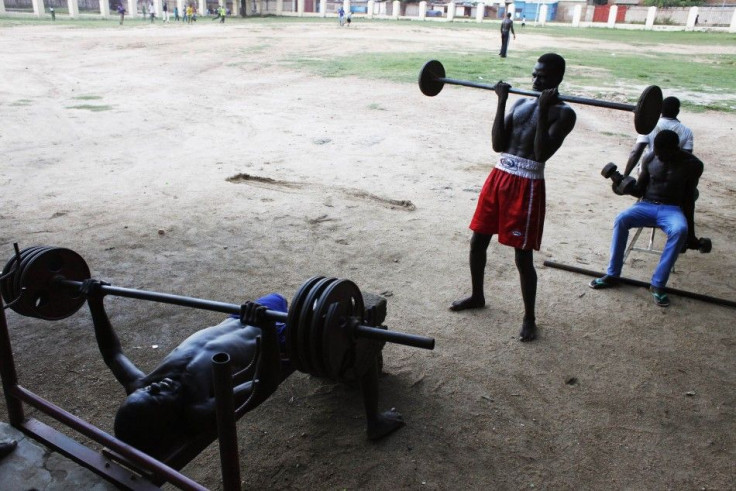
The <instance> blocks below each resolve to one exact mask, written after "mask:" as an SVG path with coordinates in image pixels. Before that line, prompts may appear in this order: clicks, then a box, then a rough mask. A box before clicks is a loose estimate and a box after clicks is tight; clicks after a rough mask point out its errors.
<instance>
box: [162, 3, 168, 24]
mask: <svg viewBox="0 0 736 491" xmlns="http://www.w3.org/2000/svg"><path fill="white" fill-rule="evenodd" d="M161 11H162V12H163V18H164V22H169V6H168V5H167V3H166V0H164V4H163V6H162V7H161Z"/></svg>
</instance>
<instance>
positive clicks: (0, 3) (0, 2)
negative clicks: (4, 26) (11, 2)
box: [0, 0, 5, 14]
mask: <svg viewBox="0 0 736 491" xmlns="http://www.w3.org/2000/svg"><path fill="white" fill-rule="evenodd" d="M4 13H5V0H0V14H4Z"/></svg>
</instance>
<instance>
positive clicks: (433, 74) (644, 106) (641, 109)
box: [419, 60, 662, 135]
mask: <svg viewBox="0 0 736 491" xmlns="http://www.w3.org/2000/svg"><path fill="white" fill-rule="evenodd" d="M445 84H451V85H460V86H463V87H472V88H476V89H484V90H492V91H495V90H496V86H495V85H490V84H483V83H479V82H470V81H467V80H456V79H453V78H447V77H446V74H445V67H444V66H443V65H442V63H441V62H439V61H437V60H429V61H428V62H426V63H425V64H424V66H422V69H421V70H420V71H419V90H421V91H422V94H424V95H426V96H429V97H434V96H436V95H437V94H439V93H440V92H441V91H442V88H443V87H444V86H445ZM509 92H510V93H512V94H519V95H526V96H530V97H539V96H540V95H541V92H537V91H534V90H526V89H517V88H514V87H511V88H510V89H509ZM559 98H560V100H561V101H564V102H571V103H575V104H584V105H587V106H596V107H603V108H606V109H615V110H619V111H630V112H633V113H634V128H636V132H637V133H639V134H641V135H646V134H649V133H650V132H651V131H652V130H653V129H654V127H655V126H657V121H659V116H660V114H661V112H662V89H660V88H659V87H658V86H656V85H650V86H649V87H647V88H646V89H644V91H643V92H642V93H641V95H640V96H639V100H638V102H637V103H636V105H633V104H625V103H622V102H611V101H603V100H598V99H591V98H587V97H577V96H571V95H562V94H560V95H559Z"/></svg>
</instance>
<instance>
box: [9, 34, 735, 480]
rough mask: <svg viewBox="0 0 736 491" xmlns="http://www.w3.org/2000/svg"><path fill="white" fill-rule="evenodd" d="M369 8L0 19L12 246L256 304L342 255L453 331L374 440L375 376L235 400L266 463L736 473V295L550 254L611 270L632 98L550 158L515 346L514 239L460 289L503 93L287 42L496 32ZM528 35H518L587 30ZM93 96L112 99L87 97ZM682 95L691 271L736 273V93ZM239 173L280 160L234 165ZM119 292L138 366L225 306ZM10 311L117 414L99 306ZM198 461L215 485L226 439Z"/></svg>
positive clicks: (704, 476)
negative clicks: (660, 285)
mask: <svg viewBox="0 0 736 491" xmlns="http://www.w3.org/2000/svg"><path fill="white" fill-rule="evenodd" d="M356 24H357V25H356V26H355V27H356V28H351V29H350V30H348V29H338V28H337V27H336V26H335V27H334V28H333V26H332V25H329V27H327V25H324V24H308V25H299V24H297V23H293V24H278V25H276V24H275V25H248V24H236V23H228V24H225V25H219V24H216V23H213V22H209V21H205V22H200V23H199V25H195V26H182V25H173V24H172V25H169V26H161V25H157V26H148V25H141V26H139V27H136V28H128V29H114V28H111V29H107V28H103V29H86V30H77V29H71V28H65V27H54V26H48V25H47V26H42V27H15V28H7V29H2V30H0V53H1V55H0V57H1V59H2V68H1V69H0V108H1V109H2V110H1V111H0V147H1V148H2V149H3V150H2V154H3V158H2V163H1V164H0V196H1V198H0V203H1V204H2V205H1V207H0V250H1V251H2V254H4V255H5V256H6V257H9V256H10V254H11V253H12V244H13V242H19V243H20V245H21V247H27V246H31V245H39V244H40V245H57V246H64V247H69V248H71V249H73V250H75V251H77V252H79V253H80V254H81V255H82V256H83V257H84V258H85V259H86V261H87V263H88V264H89V265H90V268H91V269H92V271H93V275H94V276H95V277H98V278H101V279H105V280H107V281H109V282H111V283H113V284H114V285H119V286H129V287H135V288H144V289H150V290H157V291H163V292H172V293H178V294H184V295H192V296H197V297H202V298H208V299H215V300H221V301H225V302H235V303H239V302H240V301H242V300H244V299H253V298H256V297H258V296H259V295H261V294H264V293H268V292H270V291H279V292H282V293H284V294H285V295H286V296H287V297H289V298H290V297H291V296H292V295H293V293H294V292H295V291H296V289H297V288H298V287H299V285H300V284H301V283H302V282H303V281H304V280H306V279H307V278H309V277H310V276H312V275H316V274H321V275H331V276H337V277H343V278H349V279H352V280H353V281H355V282H356V283H357V284H358V285H360V287H361V288H362V289H363V290H364V291H372V292H376V293H384V294H385V295H387V296H388V299H389V313H388V317H387V320H386V323H387V324H388V325H389V327H390V328H391V329H394V330H400V331H405V332H410V333H417V334H423V335H428V336H432V337H434V338H436V349H435V350H434V351H426V350H419V349H411V348H407V347H402V346H395V345H390V346H387V347H386V349H385V351H384V358H385V369H386V372H387V375H386V376H385V377H384V378H383V379H382V382H381V383H382V385H381V391H382V393H381V401H382V402H381V405H382V406H384V407H392V406H394V407H396V408H397V409H398V410H400V411H401V412H402V413H403V414H404V417H405V419H406V421H407V426H406V427H405V428H403V429H401V430H400V431H399V432H397V433H395V434H394V435H392V436H390V437H389V438H387V439H385V440H383V441H381V442H378V443H370V442H368V441H367V440H366V439H365V436H364V418H363V413H362V406H361V401H360V397H359V393H358V392H356V391H354V390H350V389H348V388H346V387H344V386H341V385H335V384H333V383H331V382H329V381H325V380H320V379H316V378H313V377H310V376H308V375H305V374H301V373H295V374H294V375H292V376H291V377H290V378H289V379H288V380H287V381H286V382H285V383H284V384H283V385H282V386H281V387H280V388H279V390H278V391H277V392H276V394H275V395H274V396H273V397H272V398H271V399H270V400H269V401H267V402H266V403H265V404H263V405H262V406H261V407H259V408H258V409H256V410H255V411H253V412H251V413H249V414H248V415H246V417H244V418H243V419H242V420H241V421H240V423H239V443H240V452H241V459H242V476H243V481H244V485H245V486H247V487H250V488H298V489H336V488H351V489H354V488H369V489H395V488H432V489H463V488H476V489H477V488H491V489H520V488H530V487H536V488H540V487H542V488H555V489H559V488H563V489H564V488H567V489H569V488H595V489H602V488H619V489H620V488H627V489H671V488H675V489H677V488H679V489H695V488H698V489H701V488H702V489H706V488H707V489H726V488H730V487H732V486H733V483H734V482H736V469H735V466H734V462H736V455H735V453H736V452H735V448H736V445H735V441H734V434H735V432H734V430H735V429H736V428H735V426H734V424H735V421H736V418H735V417H734V405H735V400H734V397H735V394H736V391H735V389H736V375H735V374H736V371H735V370H734V368H736V364H735V363H734V360H735V358H734V354H733V353H734V347H735V346H736V338H735V337H734V331H733V325H734V323H733V319H734V310H733V308H728V307H723V306H718V305H714V304H710V303H705V302H702V301H697V300H692V299H687V298H682V297H676V296H673V297H672V301H673V304H672V306H671V307H670V308H669V309H664V310H663V309H661V308H658V307H657V306H655V305H654V303H653V302H652V300H651V297H650V295H649V293H648V292H647V291H646V290H645V289H642V288H635V287H622V288H619V289H616V290H613V291H606V292H598V291H596V292H594V291H592V290H590V289H589V288H588V287H587V282H588V281H589V280H590V278H589V277H587V276H584V275H579V274H574V273H570V272H565V271H561V270H559V269H553V268H548V267H545V266H543V262H544V261H545V260H553V261H558V262H560V263H565V264H571V265H575V266H580V267H583V268H587V269H593V270H599V271H602V270H603V269H604V267H605V265H606V263H607V257H608V246H609V241H610V228H611V223H612V220H613V217H614V216H615V214H616V213H617V212H618V210H620V209H622V208H624V207H625V206H628V205H629V204H630V203H631V202H632V200H631V199H630V198H622V197H617V196H615V195H613V194H612V193H611V191H610V187H609V185H608V184H607V182H606V181H604V180H603V178H601V177H600V175H599V171H600V169H601V167H602V166H603V165H604V164H605V163H606V162H609V161H614V162H617V163H619V164H620V165H623V164H624V163H625V159H626V156H627V154H628V151H629V149H630V147H631V145H632V143H633V139H634V136H635V135H634V134H633V125H632V118H631V115H630V114H628V113H621V112H614V111H606V110H602V109H596V108H592V107H582V106H577V107H576V110H577V114H578V123H577V126H576V128H575V130H574V131H573V133H572V134H571V135H570V136H569V137H568V139H567V141H566V143H565V145H564V146H563V148H562V149H561V150H560V151H559V152H558V153H557V154H556V155H555V156H554V157H553V158H552V159H551V160H550V162H549V163H548V170H547V195H548V214H547V223H546V228H545V237H544V241H543V244H542V250H541V251H540V252H539V253H537V254H536V255H535V262H536V264H537V267H538V275H539V293H538V301H537V318H538V324H539V326H540V331H541V332H540V339H539V340H538V341H536V342H534V343H530V344H522V343H519V342H518V341H517V340H516V334H517V331H518V328H519V326H520V322H521V314H522V305H521V299H520V293H519V286H518V275H517V273H516V270H515V266H514V264H513V251H512V250H511V249H509V248H506V247H503V246H499V245H498V244H496V243H495V242H494V243H493V244H492V246H491V248H490V249H489V264H488V268H487V275H486V277H487V280H486V288H487V294H488V297H489V298H488V301H489V306H488V307H487V308H486V309H483V310H481V311H475V312H472V313H460V314H457V313H451V312H449V311H448V310H447V307H448V306H449V304H450V302H451V301H452V300H455V299H456V298H460V297H461V296H462V295H465V294H467V293H468V290H469V273H468V267H467V249H468V239H469V236H470V233H469V231H468V229H467V224H468V222H469V219H470V216H471V214H472V212H473V210H474V207H475V200H476V198H477V193H478V191H479V190H480V187H481V185H482V183H483V181H484V179H485V177H486V175H487V173H488V172H489V170H490V168H491V166H492V164H493V162H494V157H493V155H492V151H491V150H490V122H491V120H492V117H493V112H494V110H495V103H496V101H495V96H494V95H493V94H492V93H490V92H482V91H477V90H470V89H462V88H454V87H448V88H446V89H445V91H443V93H442V94H440V95H439V96H437V97H435V98H433V99H430V98H427V97H425V96H423V95H422V94H421V93H420V92H419V90H418V89H417V87H416V86H415V85H410V84H397V83H388V82H381V81H367V80H361V79H322V78H319V77H315V76H311V75H309V74H307V73H304V72H299V71H294V70H293V69H290V68H288V67H286V66H285V65H284V61H285V60H288V59H290V58H292V57H301V56H303V57H326V56H333V55H338V54H345V53H360V52H362V51H364V50H375V51H386V50H388V49H389V48H391V49H397V47H399V48H400V49H402V50H406V51H418V50H435V49H436V50H438V51H441V50H445V49H448V48H450V49H453V50H459V51H462V50H468V51H473V50H477V49H478V47H479V45H482V44H485V45H487V46H489V47H490V50H491V51H492V50H493V49H494V47H495V43H496V40H495V35H494V36H493V37H494V39H491V38H490V36H491V34H490V31H488V30H475V29H467V30H448V31H447V32H444V31H442V30H438V29H434V28H433V29H428V28H425V27H422V26H420V25H416V24H407V23H373V24H371V23H367V22H362V23H361V22H356ZM518 38H519V40H518V41H517V44H516V45H515V47H514V49H517V50H533V51H534V52H539V53H541V52H544V51H547V50H552V49H557V50H560V51H561V52H562V53H563V54H564V50H568V49H574V48H575V42H570V41H569V40H564V39H552V38H549V39H547V38H542V37H535V36H525V35H522V36H518ZM586 43H587V42H586ZM616 49H634V48H628V47H625V46H616ZM672 49H673V50H680V49H682V47H673V48H672ZM492 54H493V53H490V54H489V59H490V57H491V55H492ZM512 55H513V52H512ZM438 56H440V59H441V52H440V54H439V55H438ZM494 62H495V60H494ZM418 68H419V67H417V70H418ZM530 68H531V67H530ZM665 93H666V94H667V91H666V88H665ZM93 97H97V98H93ZM83 105H88V106H103V107H101V108H100V107H98V109H106V110H99V111H94V110H89V109H84V108H74V106H83ZM92 109H94V108H92ZM682 119H683V120H684V121H685V122H686V123H687V124H689V125H690V126H691V128H692V129H693V130H694V132H695V135H696V136H695V148H696V154H697V155H698V156H699V157H700V158H701V159H702V160H703V161H704V162H705V164H706V171H705V174H704V176H703V178H702V180H701V184H700V192H701V198H700V200H699V202H698V212H697V218H696V220H697V225H698V235H701V236H706V237H710V238H711V239H712V240H713V243H714V250H713V253H711V254H709V255H702V254H698V253H693V252H692V251H691V252H688V253H687V254H686V255H684V256H682V257H681V259H680V260H679V261H678V263H677V271H676V273H675V274H674V275H673V276H672V278H671V282H670V286H671V287H674V288H679V289H683V290H688V291H693V292H697V293H701V294H705V295H711V296H714V297H719V298H726V299H736V291H735V290H736V282H735V281H734V279H733V278H734V275H735V274H736V267H735V263H734V253H736V245H734V242H733V230H734V228H735V226H736V211H734V207H733V203H734V198H735V197H736V196H735V193H736V183H735V182H734V180H733V174H732V157H733V154H732V147H731V146H730V145H727V144H725V143H727V142H728V141H729V140H728V139H729V138H732V137H733V134H734V133H733V129H734V125H735V123H736V117H735V116H734V115H733V114H724V113H697V114H691V113H683V114H682ZM239 174H248V175H250V176H254V177H256V178H259V179H260V178H263V179H260V180H242V179H240V180H237V179H236V180H234V181H233V180H230V181H229V180H228V178H231V177H233V176H237V175H239ZM408 202H410V203H408ZM632 257H633V260H631V261H630V262H629V263H627V265H626V267H625V269H624V274H625V275H627V276H629V277H632V278H636V279H640V280H643V281H648V279H649V276H650V274H651V271H652V269H653V267H654V265H655V263H656V260H657V258H656V256H653V255H647V254H641V253H639V254H636V253H634V255H633V256H632ZM107 304H108V310H109V312H110V315H111V318H112V322H113V324H114V325H115V326H116V328H117V329H118V332H119V334H120V337H121V340H122V343H123V346H124V347H125V348H126V352H127V353H128V354H129V356H130V357H131V358H132V359H133V360H134V361H135V362H136V363H138V364H139V366H140V367H141V368H142V369H144V370H150V369H151V368H153V367H154V366H155V364H156V363H157V361H158V360H160V358H161V357H162V356H163V355H164V354H165V353H167V352H168V351H169V350H171V349H172V348H173V347H175V346H176V345H177V344H178V343H179V342H180V341H181V340H182V339H184V338H185V337H186V336H187V335H188V334H190V333H192V332H193V331H195V330H197V329H199V328H202V327H205V326H207V325H211V324H212V323H216V322H218V321H219V319H220V317H221V315H219V314H213V313H207V312H202V311H193V310H190V309H182V308H179V307H173V306H163V305H160V306H159V305H152V304H149V303H146V302H140V301H132V300H126V299H122V298H112V299H109V300H108V301H107ZM8 319H9V324H10V329H11V335H12V339H13V343H14V350H15V354H16V362H17V364H18V370H19V375H20V380H21V383H23V384H24V385H26V386H27V387H29V388H30V389H32V390H34V391H36V392H38V393H39V394H40V395H42V396H44V397H46V398H48V399H50V400H51V401H53V402H55V403H56V404H59V405H61V406H63V407H65V408H66V409H68V410H70V411H72V412H74V413H75V414H77V415H79V416H81V417H84V418H85V419H87V420H90V421H92V422H93V423H95V424H97V425H99V426H100V427H101V428H103V429H106V430H108V431H111V425H112V418H113V414H114V412H115V410H116V407H117V405H118V404H119V403H120V401H121V400H122V398H123V391H122V389H121V388H120V387H119V386H118V385H117V383H116V382H115V381H114V379H113V377H112V375H111V374H110V373H109V371H107V369H106V367H105V366H104V364H103V363H102V361H101V357H100V356H99V353H98V352H97V348H96V344H95V342H94V335H93V332H92V330H91V321H90V318H89V314H88V312H87V311H86V310H85V309H82V310H81V311H80V312H78V313H77V314H75V315H74V316H72V317H70V318H68V319H65V320H62V321H57V322H53V323H51V322H45V321H39V320H34V319H29V318H23V317H20V316H19V315H17V314H15V313H14V312H10V311H8ZM31 414H33V412H31ZM0 419H4V420H7V417H6V412H5V406H4V405H3V404H0ZM185 471H186V473H187V474H188V475H190V476H192V477H194V478H195V479H197V480H199V481H201V482H203V483H204V484H206V485H207V486H210V487H213V488H217V487H218V486H219V479H220V477H219V467H218V456H217V448H216V445H213V446H211V447H210V448H209V449H208V450H207V451H206V452H204V453H203V454H202V455H200V457H198V458H197V459H196V460H194V461H193V462H192V463H191V464H190V465H189V466H188V467H187V468H186V469H185Z"/></svg>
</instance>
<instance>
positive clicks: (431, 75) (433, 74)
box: [419, 60, 445, 97]
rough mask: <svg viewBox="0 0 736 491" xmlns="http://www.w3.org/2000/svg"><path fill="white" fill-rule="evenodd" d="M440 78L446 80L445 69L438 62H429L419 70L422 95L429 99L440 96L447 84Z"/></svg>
mask: <svg viewBox="0 0 736 491" xmlns="http://www.w3.org/2000/svg"><path fill="white" fill-rule="evenodd" d="M438 78H445V67H443V66H442V63H440V62H439V61H437V60H429V61H428V62H427V63H425V64H424V66H422V69H421V70H419V90H421V91H422V94H424V95H427V96H429V97H433V96H436V95H437V94H439V93H440V92H441V91H442V87H444V86H445V83H444V82H442V81H440V80H437V79H438Z"/></svg>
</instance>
